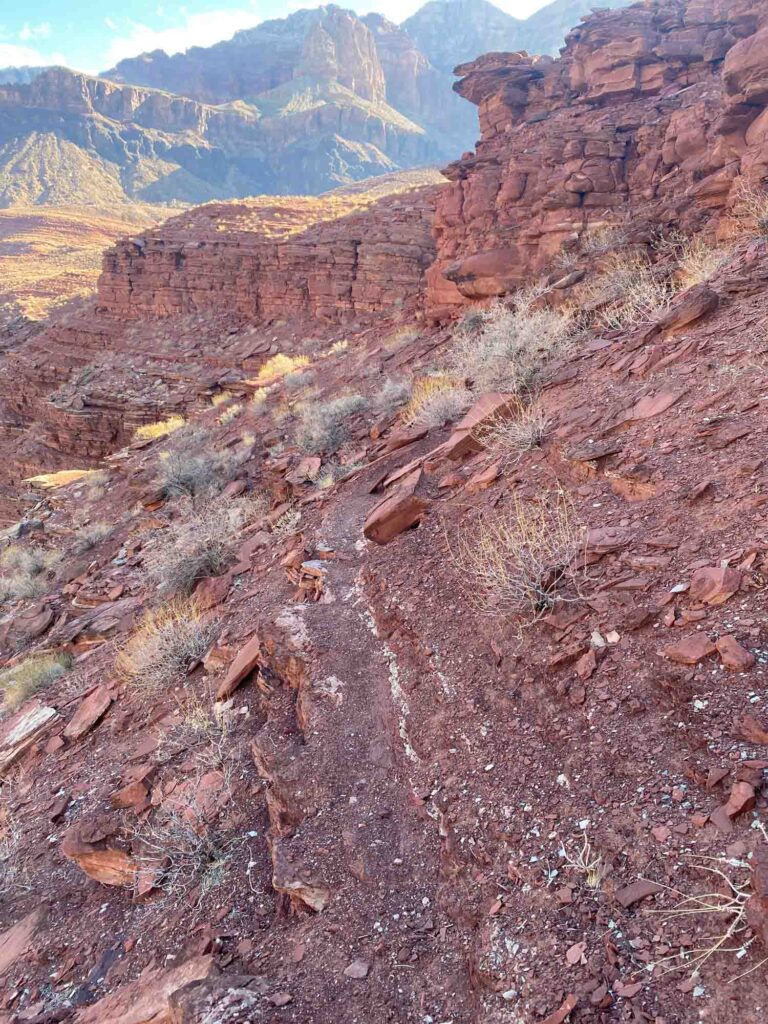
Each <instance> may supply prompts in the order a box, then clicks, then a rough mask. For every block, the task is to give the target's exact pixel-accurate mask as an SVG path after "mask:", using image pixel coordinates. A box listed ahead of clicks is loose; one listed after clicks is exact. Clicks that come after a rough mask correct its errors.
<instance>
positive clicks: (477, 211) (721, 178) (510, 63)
mask: <svg viewBox="0 0 768 1024" xmlns="http://www.w3.org/2000/svg"><path fill="white" fill-rule="evenodd" d="M766 16H768V9H767V8H766V5H765V4H764V3H759V2H749V0H744V2H740V3H725V2H722V0H705V2H699V0H696V2H691V3H687V4H686V3H683V2H682V0H677V2H672V3H649V4H646V5H642V6H641V5H636V6H633V7H631V8H628V9H626V10H622V11H614V12H608V11H605V12H598V13H596V14H594V15H593V16H592V17H591V18H589V19H587V20H586V22H585V23H584V24H583V25H582V26H580V27H579V28H577V29H575V30H574V31H573V32H572V33H571V34H570V36H569V37H568V41H567V47H566V49H565V51H564V53H563V56H562V58H561V59H558V60H553V59H551V58H548V57H542V58H535V57H533V58H531V57H528V56H525V55H524V54H488V55H487V56H485V57H482V58H480V59H479V60H476V61H474V62H472V63H470V64H466V65H464V66H462V67H460V68H458V69H457V73H458V74H460V75H461V76H462V77H461V80H460V81H459V82H458V83H457V84H456V86H455V88H456V90H457V91H458V92H459V93H460V94H461V95H462V96H464V97H465V98H467V99H469V100H470V101H471V102H473V103H475V104H476V105H477V106H478V107H479V112H480V126H481V132H482V140H481V142H480V143H479V144H478V147H477V151H476V152H475V153H474V154H472V155H470V156H469V157H467V158H465V159H462V160H459V161H457V162H456V163H454V164H452V165H451V166H450V167H449V168H448V169H447V171H446V174H447V175H448V177H449V178H450V179H451V181H452V184H451V186H450V188H449V189H447V190H445V191H444V192H443V193H442V194H441V196H440V199H439V201H438V209H437V216H436V222H435V231H436V237H437V245H438V262H437V265H436V266H435V267H434V268H432V269H431V271H430V301H431V303H432V305H433V306H434V307H440V306H442V305H445V304H446V303H451V302H462V301H466V300H471V299H481V298H485V297H488V296H493V295H499V294H502V293H504V292H506V291H508V290H510V289H512V288H514V287H516V286H518V285H520V284H522V283H523V282H524V281H525V280H526V279H527V278H529V277H530V276H531V275H532V274H537V273H540V272H542V271H545V270H547V269H548V267H549V266H550V263H551V260H552V257H553V256H555V255H556V254H557V253H558V252H559V251H560V250H561V248H562V247H563V245H564V244H568V243H574V242H576V241H577V240H578V238H579V236H580V235H581V234H582V233H583V232H584V230H585V229H586V228H587V227H588V226H589V225H592V224H595V223H596V222H605V221H609V222H611V223H613V222H617V223H621V224H625V225H628V226H630V227H631V229H632V230H633V231H634V232H635V233H637V234H641V233H642V230H643V225H646V226H647V225H649V224H651V223H652V224H653V225H655V227H657V228H659V227H660V228H665V227H668V226H672V225H674V226H679V227H682V228H683V229H695V228H698V227H701V226H702V225H704V224H705V223H707V222H710V221H711V222H712V227H713V229H714V228H715V227H716V226H717V223H718V220H720V219H721V217H722V214H723V213H724V212H725V211H727V210H729V209H730V208H731V207H732V206H733V204H734V201H735V199H736V196H737V194H738V190H739V188H741V184H737V179H738V178H739V177H744V178H745V179H746V180H749V181H753V182H757V181H760V180H761V179H762V177H763V176H764V173H765V167H766V163H767V162H768V149H766V145H765V142H764V138H765V123H766V119H765V116H764V112H763V104H764V100H765V96H766V90H765V84H764V83H765V77H766V74H767V73H768V57H766V52H767V49H768V48H767V47H766V31H765V29H763V28H761V26H762V25H763V23H764V22H765V19H766Z"/></svg>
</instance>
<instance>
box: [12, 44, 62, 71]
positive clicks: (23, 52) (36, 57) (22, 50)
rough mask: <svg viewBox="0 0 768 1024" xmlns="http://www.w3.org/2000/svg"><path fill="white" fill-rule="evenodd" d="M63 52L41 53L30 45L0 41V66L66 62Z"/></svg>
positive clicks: (39, 65) (38, 65) (15, 66)
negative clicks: (17, 44)
mask: <svg viewBox="0 0 768 1024" xmlns="http://www.w3.org/2000/svg"><path fill="white" fill-rule="evenodd" d="M66 63H67V59H66V57H65V56H64V54H63V53H46V54H45V55H43V54H42V53H40V51H39V50H36V49H34V47H32V46H16V45H15V44H13V43H0V68H19V67H41V66H43V65H49V64H66Z"/></svg>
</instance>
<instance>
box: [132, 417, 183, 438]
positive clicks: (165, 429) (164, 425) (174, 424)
mask: <svg viewBox="0 0 768 1024" xmlns="http://www.w3.org/2000/svg"><path fill="white" fill-rule="evenodd" d="M185 423H186V420H185V419H184V417H183V416H169V417H168V418H167V419H165V420H158V421H157V422H156V423H144V424H143V425H142V426H140V427H137V428H136V430H135V431H134V433H133V436H134V439H135V440H136V441H152V440H154V439H155V438H158V437H167V436H168V435H169V434H172V433H173V432H174V431H175V430H180V429H181V427H183V426H184V424H185Z"/></svg>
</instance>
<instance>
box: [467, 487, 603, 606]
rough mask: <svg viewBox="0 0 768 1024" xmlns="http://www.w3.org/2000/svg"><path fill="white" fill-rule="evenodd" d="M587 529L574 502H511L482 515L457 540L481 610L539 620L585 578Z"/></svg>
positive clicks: (556, 499)
mask: <svg viewBox="0 0 768 1024" xmlns="http://www.w3.org/2000/svg"><path fill="white" fill-rule="evenodd" d="M583 548H584V528H583V527H582V525H581V523H580V522H579V521H578V518H577V516H576V511H575V509H574V507H573V505H572V503H571V501H570V500H569V498H568V497H567V496H566V495H565V494H563V493H562V492H556V493H555V495H554V496H553V498H552V500H551V501H549V502H546V503H544V502H542V503H539V504H527V503H525V502H523V501H521V500H520V499H519V498H518V497H517V496H516V495H513V497H512V501H511V504H509V505H506V506H501V507H497V508H495V509H483V510H481V511H479V512H478V513H477V516H476V519H475V521H474V523H473V524H472V525H471V526H470V528H468V529H464V530H461V532H460V533H459V534H458V536H457V539H456V551H455V555H456V562H457V565H458V567H459V570H460V572H461V573H462V575H463V578H464V583H465V586H466V589H467V593H468V595H469V597H470V599H471V600H472V601H473V602H474V603H475V604H476V605H477V606H478V607H479V609H480V610H481V611H484V612H487V613H492V614H503V615H507V614H511V615H514V616H515V617H517V618H518V619H519V620H520V621H521V622H525V621H527V622H535V621H536V620H537V619H539V618H540V617H541V616H542V615H545V614H547V612H548V611H549V610H550V609H551V608H552V606H553V605H554V603H555V601H556V600H562V599H564V598H565V596H566V595H565V593H564V592H566V591H568V590H569V589H570V590H571V591H573V590H575V591H576V593H577V594H578V584H579V581H580V580H581V579H582V578H583V575H584V568H583V565H580V564H579V563H580V562H581V559H580V558H579V555H580V552H582V551H583Z"/></svg>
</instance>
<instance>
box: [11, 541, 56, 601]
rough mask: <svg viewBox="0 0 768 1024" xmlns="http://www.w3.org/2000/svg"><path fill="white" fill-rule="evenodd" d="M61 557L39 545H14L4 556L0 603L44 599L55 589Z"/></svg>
mask: <svg viewBox="0 0 768 1024" xmlns="http://www.w3.org/2000/svg"><path fill="white" fill-rule="evenodd" d="M60 561H61V554H60V553H59V552H58V551H55V550H54V549H52V548H43V547H40V546H38V545H35V544H29V545H27V544H12V545H11V546H10V547H9V548H6V550H5V551H4V552H3V554H2V556H0V602H1V601H9V600H14V601H18V600H24V599H27V598H34V597H42V595H43V594H47V593H48V591H49V590H50V589H51V586H52V585H53V583H54V581H55V578H56V567H57V566H58V564H59V562H60Z"/></svg>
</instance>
